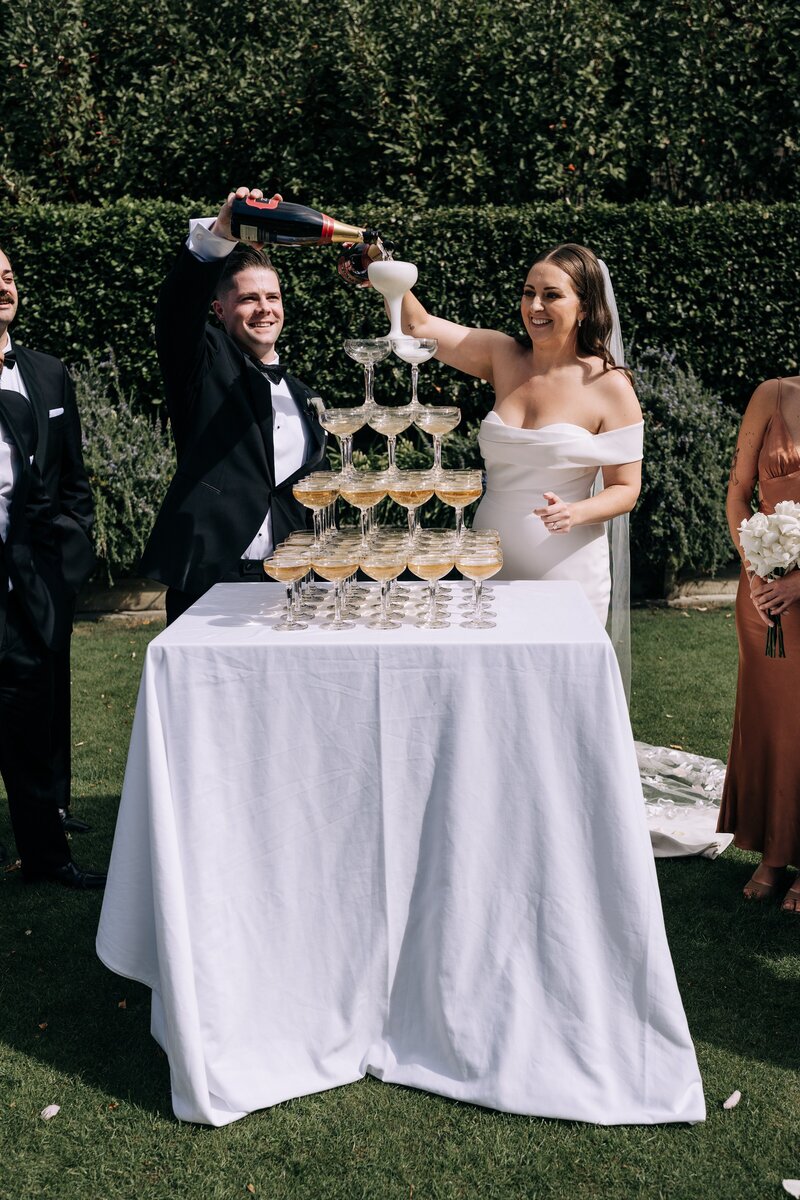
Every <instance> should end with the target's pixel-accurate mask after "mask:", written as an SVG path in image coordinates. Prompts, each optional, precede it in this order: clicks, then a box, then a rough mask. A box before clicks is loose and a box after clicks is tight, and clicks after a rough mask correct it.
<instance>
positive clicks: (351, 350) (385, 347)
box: [344, 337, 392, 408]
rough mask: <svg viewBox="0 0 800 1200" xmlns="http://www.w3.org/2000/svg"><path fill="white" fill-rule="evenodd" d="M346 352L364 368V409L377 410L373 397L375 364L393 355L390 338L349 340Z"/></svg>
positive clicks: (345, 345)
mask: <svg viewBox="0 0 800 1200" xmlns="http://www.w3.org/2000/svg"><path fill="white" fill-rule="evenodd" d="M344 352H345V354H349V355H350V357H351V358H353V359H355V361H356V362H357V363H361V364H362V366H363V367H364V407H365V408H375V407H376V405H375V397H374V395H373V381H374V377H375V363H376V362H381V360H382V359H384V358H387V357H388V355H390V354H391V352H392V346H391V342H390V341H389V339H388V337H382V338H348V339H347V341H346V342H345V343H344Z"/></svg>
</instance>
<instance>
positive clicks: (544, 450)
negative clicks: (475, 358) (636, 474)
mask: <svg viewBox="0 0 800 1200" xmlns="http://www.w3.org/2000/svg"><path fill="white" fill-rule="evenodd" d="M643 442H644V423H643V422H642V421H640V422H638V424H636V425H625V426H623V428H622V429H612V430H609V431H608V432H607V433H590V432H589V430H588V429H584V428H583V426H581V425H571V424H569V423H567V422H559V423H558V424H555V425H545V426H543V427H542V428H541V429H517V428H515V427H513V426H511V425H505V424H504V423H503V421H501V419H500V417H498V415H497V413H495V412H490V413H489V415H488V416H487V417H486V418H485V419H484V420H483V421H482V422H481V428H480V433H479V436H478V445H479V446H480V451H481V454H482V455H483V460H484V462H485V464H486V492H485V493H484V496H483V499H482V500H481V502H480V504H479V506H478V510H477V512H476V514H475V518H474V520H473V522H472V525H473V528H474V529H496V530H497V531H498V533H499V534H500V542H501V545H502V548H503V569H502V571H501V572H500V574H499V575H498V578H499V579H572V580H575V582H577V583H579V584H580V585H581V587H582V588H583V590H584V591H585V592H586V595H587V596H588V598H589V602H590V603H591V605H592V607H593V608H594V610H595V612H596V613H597V616H598V618H599V620H600V622H601V624H603V625H605V623H606V617H607V615H608V603H609V596H610V591H611V573H610V568H609V556H608V539H607V537H606V529H605V525H581V526H578V528H576V529H572V530H570V532H569V533H564V534H551V533H548V532H547V530H546V529H545V527H544V524H543V523H542V521H541V520H540V518H539V517H537V516H534V513H533V510H534V509H535V508H543V507H545V506H546V504H547V501H546V500H545V499H544V496H543V493H544V492H555V493H556V495H557V496H560V498H561V499H562V500H564V501H566V502H567V503H568V504H571V503H574V502H575V501H576V500H586V499H587V498H588V496H589V495H590V494H591V492H592V486H593V484H594V481H595V478H596V476H597V472H598V470H599V469H600V468H602V467H610V466H618V465H619V464H621V463H628V462H636V461H638V460H639V459H641V457H642V452H643Z"/></svg>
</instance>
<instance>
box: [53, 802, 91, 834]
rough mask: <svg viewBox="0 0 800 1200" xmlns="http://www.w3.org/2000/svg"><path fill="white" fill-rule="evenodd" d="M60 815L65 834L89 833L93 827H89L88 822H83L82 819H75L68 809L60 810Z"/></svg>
mask: <svg viewBox="0 0 800 1200" xmlns="http://www.w3.org/2000/svg"><path fill="white" fill-rule="evenodd" d="M58 815H59V817H60V818H61V828H62V829H63V830H64V831H65V833H89V831H90V830H91V828H92V827H91V825H87V823H86V821H82V820H81V819H80V817H73V815H72V813H71V812H70V811H69V809H68V808H60V809H59V810H58Z"/></svg>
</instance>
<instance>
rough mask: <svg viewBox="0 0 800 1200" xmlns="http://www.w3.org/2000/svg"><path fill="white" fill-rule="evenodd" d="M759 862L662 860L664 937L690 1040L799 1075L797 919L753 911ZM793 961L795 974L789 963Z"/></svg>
mask: <svg viewBox="0 0 800 1200" xmlns="http://www.w3.org/2000/svg"><path fill="white" fill-rule="evenodd" d="M757 862H758V856H757V855H755V854H748V855H745V854H744V853H742V852H741V851H736V850H728V851H727V852H726V853H725V854H724V855H723V856H722V857H721V858H718V859H716V860H714V861H713V862H712V861H709V860H708V859H702V858H691V859H661V860H660V861H659V862H658V878H659V884H660V887H661V896H662V902H663V905H664V918H665V922H666V926H667V936H668V938H669V945H670V949H671V951H672V959H673V962H674V964H675V970H676V974H677V977H678V985H679V987H680V991H681V996H682V997H683V1002H684V1007H685V1009H686V1016H687V1018H688V1021H689V1028H690V1030H691V1033H692V1037H693V1038H694V1039H695V1040H696V1041H703V1042H708V1043H709V1044H711V1045H714V1046H718V1047H720V1048H722V1049H724V1050H727V1051H731V1052H732V1053H734V1054H737V1055H740V1056H742V1057H743V1058H748V1059H752V1060H753V1061H756V1062H760V1063H769V1064H773V1065H775V1066H778V1067H783V1068H788V1069H791V1070H796V1069H797V1065H798V1058H800V1055H798V1052H797V1047H798V1046H800V1011H799V1010H798V1007H797V987H798V978H797V967H796V962H797V935H798V931H800V920H798V918H797V917H793V916H792V915H791V914H788V913H781V911H780V908H779V905H778V904H768V905H764V904H752V903H748V902H747V901H746V900H744V899H743V898H742V895H741V892H742V887H743V886H744V884H745V883H746V881H747V879H748V878H749V877H750V875H751V874H752V872H753V870H754V868H755V865H756V864H757ZM790 959H792V960H794V964H795V966H794V968H793V970H794V974H793V973H792V969H791V968H790V969H786V968H787V960H790Z"/></svg>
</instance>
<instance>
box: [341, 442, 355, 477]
mask: <svg viewBox="0 0 800 1200" xmlns="http://www.w3.org/2000/svg"><path fill="white" fill-rule="evenodd" d="M339 441H340V444H341V447H342V474H347V475H349V474H350V472H351V471H352V469H353V435H352V433H344V434H342V436H341V438H340V439H339Z"/></svg>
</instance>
